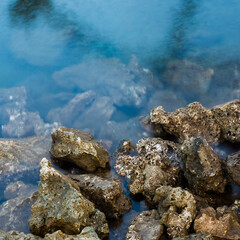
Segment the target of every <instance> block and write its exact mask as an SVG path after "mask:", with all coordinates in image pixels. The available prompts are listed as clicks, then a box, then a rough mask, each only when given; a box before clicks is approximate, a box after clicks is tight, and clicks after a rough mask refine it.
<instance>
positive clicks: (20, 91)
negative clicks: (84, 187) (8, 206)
mask: <svg viewBox="0 0 240 240" xmlns="http://www.w3.org/2000/svg"><path fill="white" fill-rule="evenodd" d="M239 11H240V2H238V1H234V0H229V1H224V0H213V1H205V0H204V1H201V2H200V1H195V0H186V1H185V0H169V1H147V0H132V1H120V0H114V1H108V2H106V1H99V0H69V1H67V0H65V1H59V0H51V1H50V0H35V1H32V0H17V1H15V0H4V1H1V3H0V46H1V47H0V70H1V71H0V88H1V89H0V90H1V91H0V92H1V97H0V109H1V113H2V115H1V117H0V125H1V126H2V129H3V131H2V136H3V137H22V136H26V135H34V134H42V133H43V132H47V131H48V132H49V131H50V130H51V129H52V128H54V127H56V126H58V125H65V126H66V127H74V128H79V129H83V130H87V131H89V132H91V133H92V134H93V135H94V137H96V138H97V139H101V140H102V142H103V143H104V144H105V145H106V146H107V147H108V149H109V150H110V151H111V152H113V151H115V150H116V146H117V145H118V143H119V141H120V140H121V139H123V138H124V139H130V140H132V141H133V142H136V141H137V140H138V139H139V138H141V137H143V136H150V135H151V133H150V132H149V131H148V129H147V128H146V127H145V128H144V124H143V123H141V122H139V116H141V115H146V114H148V113H149V111H150V110H151V108H153V107H154V106H156V105H163V106H164V108H165V109H166V110H167V111H174V110H175V109H176V108H179V107H183V106H186V104H188V103H189V102H191V101H200V102H201V103H202V104H203V105H205V106H206V107H212V106H213V105H216V104H220V103H222V102H226V101H230V100H232V99H234V98H239V97H240V58H239V56H240V48H239V42H240V35H239V29H240V19H239ZM19 87H21V88H19ZM29 122H31V124H29ZM19 123H21V124H19ZM29 129H30V130H29ZM234 194H235V193H234ZM0 199H2V198H1V197H0ZM145 207H146V206H145V205H144V204H143V203H142V202H137V201H136V202H135V203H134V210H133V212H130V213H129V214H128V215H126V216H125V217H124V218H123V219H124V221H123V222H128V221H130V220H129V219H132V218H133V216H135V215H134V214H136V213H137V212H138V211H139V210H143V209H145ZM126 218H127V219H128V220H126ZM123 225H124V224H123ZM119 226H121V222H120V224H119V225H118V227H119ZM118 227H116V228H115V227H114V226H112V229H113V230H112V232H111V234H112V235H111V236H117V235H118V232H119V231H120V232H121V231H125V230H126V225H125V226H124V227H122V226H121V228H124V230H121V228H120V230H119V229H118ZM117 229H118V230H117ZM120 235H121V234H120ZM112 239H113V238H112ZM116 239H117V238H116Z"/></svg>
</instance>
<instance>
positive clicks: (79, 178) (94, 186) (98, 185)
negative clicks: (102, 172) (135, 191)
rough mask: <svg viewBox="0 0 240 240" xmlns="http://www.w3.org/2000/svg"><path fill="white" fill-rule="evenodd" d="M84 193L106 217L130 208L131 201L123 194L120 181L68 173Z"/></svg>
mask: <svg viewBox="0 0 240 240" xmlns="http://www.w3.org/2000/svg"><path fill="white" fill-rule="evenodd" d="M69 177H71V178H72V179H73V180H74V181H75V182H76V183H77V185H78V186H79V188H80V190H81V192H82V194H84V195H85V196H86V197H87V198H88V199H89V200H90V201H92V202H93V203H94V204H95V206H96V207H97V208H98V209H99V210H101V211H102V212H104V213H105V215H106V216H107V217H119V216H121V215H122V214H124V213H125V212H126V211H128V210H130V209H131V207H132V206H131V202H130V200H129V199H128V198H127V196H125V195H124V192H123V190H122V188H121V186H120V181H117V180H114V179H104V178H101V177H98V176H94V175H91V174H80V175H69Z"/></svg>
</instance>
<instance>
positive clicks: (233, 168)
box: [224, 151, 240, 187]
mask: <svg viewBox="0 0 240 240" xmlns="http://www.w3.org/2000/svg"><path fill="white" fill-rule="evenodd" d="M224 163H225V165H226V170H227V175H228V179H229V180H230V182H231V183H232V184H234V185H237V186H239V187H240V151H238V152H236V153H234V154H232V155H229V156H228V157H227V160H226V162H224Z"/></svg>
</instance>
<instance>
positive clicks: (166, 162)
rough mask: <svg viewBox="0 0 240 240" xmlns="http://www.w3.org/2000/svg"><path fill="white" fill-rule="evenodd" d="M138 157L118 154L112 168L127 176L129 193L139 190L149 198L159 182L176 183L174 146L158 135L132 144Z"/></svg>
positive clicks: (176, 168)
mask: <svg viewBox="0 0 240 240" xmlns="http://www.w3.org/2000/svg"><path fill="white" fill-rule="evenodd" d="M136 149H137V152H138V154H139V156H128V155H122V156H119V157H118V159H117V160H116V163H115V165H114V168H115V169H116V171H117V173H118V174H120V175H122V176H125V177H128V178H129V179H130V185H129V189H130V191H131V193H133V194H138V193H143V194H144V195H145V196H146V197H147V198H148V199H149V200H151V198H152V197H153V196H154V194H155V190H156V189H157V188H158V187H159V186H161V185H172V186H175V185H178V184H179V183H180V175H181V174H180V171H181V169H180V166H179V157H178V147H177V145H176V144H175V143H173V142H170V141H167V140H163V139H161V138H143V139H141V140H139V141H138V143H137V144H136Z"/></svg>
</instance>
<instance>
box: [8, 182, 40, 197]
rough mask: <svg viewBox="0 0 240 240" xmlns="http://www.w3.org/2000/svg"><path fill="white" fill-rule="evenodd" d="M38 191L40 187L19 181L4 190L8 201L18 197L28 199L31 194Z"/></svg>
mask: <svg viewBox="0 0 240 240" xmlns="http://www.w3.org/2000/svg"><path fill="white" fill-rule="evenodd" d="M37 191H38V187H37V186H36V185H32V184H25V183H24V182H22V181H17V182H14V183H11V184H9V185H8V186H7V187H6V189H5V190H4V198H5V199H6V200H8V199H11V198H16V197H26V196H27V195H28V194H29V193H34V192H37Z"/></svg>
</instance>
